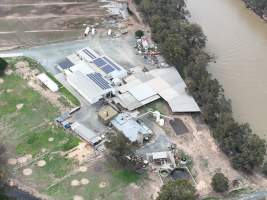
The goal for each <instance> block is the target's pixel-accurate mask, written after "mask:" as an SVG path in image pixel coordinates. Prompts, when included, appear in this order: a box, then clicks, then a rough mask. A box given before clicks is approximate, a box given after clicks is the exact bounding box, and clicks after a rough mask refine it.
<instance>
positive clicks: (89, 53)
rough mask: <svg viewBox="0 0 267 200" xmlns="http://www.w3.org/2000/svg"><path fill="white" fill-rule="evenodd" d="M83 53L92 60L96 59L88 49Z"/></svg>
mask: <svg viewBox="0 0 267 200" xmlns="http://www.w3.org/2000/svg"><path fill="white" fill-rule="evenodd" d="M83 52H84V53H85V54H86V55H88V56H89V57H90V58H92V59H96V57H95V56H94V54H92V53H91V52H90V51H88V49H84V50H83Z"/></svg>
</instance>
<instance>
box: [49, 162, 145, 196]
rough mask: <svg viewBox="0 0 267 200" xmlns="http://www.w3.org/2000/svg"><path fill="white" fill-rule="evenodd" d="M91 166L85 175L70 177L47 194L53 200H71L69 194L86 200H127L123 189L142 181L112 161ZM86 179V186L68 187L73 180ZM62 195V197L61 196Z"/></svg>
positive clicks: (138, 175)
mask: <svg viewBox="0 0 267 200" xmlns="http://www.w3.org/2000/svg"><path fill="white" fill-rule="evenodd" d="M99 166H101V167H100V169H97V167H95V166H92V167H91V168H90V169H89V170H88V171H87V172H86V173H79V174H78V175H76V176H75V177H70V178H68V179H66V180H64V182H61V183H60V184H57V185H56V186H54V187H51V188H50V189H49V190H48V191H47V193H48V194H49V195H51V196H53V197H55V199H64V200H72V197H71V196H69V194H78V195H82V196H83V197H86V199H88V200H91V199H92V200H94V199H107V200H124V199H127V198H126V196H127V192H125V188H126V187H127V186H128V185H129V184H130V183H139V182H140V181H142V175H140V174H138V173H136V172H134V171H130V170H125V169H122V168H121V167H120V166H117V164H116V163H113V161H110V162H107V161H100V162H99V163H98V167H99ZM82 178H87V179H88V180H89V181H90V182H89V184H88V185H84V186H83V185H81V186H78V187H73V186H71V185H70V183H71V181H72V180H73V179H76V180H81V179H82ZM102 182H105V183H106V184H107V185H106V187H103V188H101V187H100V184H101V183H102ZM62 195H63V196H62Z"/></svg>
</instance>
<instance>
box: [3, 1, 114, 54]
mask: <svg viewBox="0 0 267 200" xmlns="http://www.w3.org/2000/svg"><path fill="white" fill-rule="evenodd" d="M107 4H108V3H104V2H101V1H99V0H79V1H67V0H57V1H51V0H42V1H41V0H37V1H33V0H24V1H22V0H9V1H1V2H0V34H1V39H0V49H8V48H15V47H22V46H36V45H40V44H46V43H47V42H55V41H64V40H70V39H78V38H80V37H81V36H82V34H83V31H84V28H85V27H84V26H83V24H88V25H95V26H97V27H99V28H100V27H101V26H102V23H103V22H104V21H105V20H106V19H108V18H109V15H110V14H109V12H108V11H107V9H106V8H104V7H103V6H104V5H107ZM7 41H8V42H7Z"/></svg>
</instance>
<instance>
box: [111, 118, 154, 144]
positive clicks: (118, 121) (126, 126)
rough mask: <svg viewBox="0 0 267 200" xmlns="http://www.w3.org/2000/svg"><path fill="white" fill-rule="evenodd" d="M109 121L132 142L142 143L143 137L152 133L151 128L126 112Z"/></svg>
mask: <svg viewBox="0 0 267 200" xmlns="http://www.w3.org/2000/svg"><path fill="white" fill-rule="evenodd" d="M111 123H112V125H113V126H114V127H115V129H117V130H118V131H120V132H121V133H123V134H124V135H125V137H127V138H128V139H129V140H130V141H131V142H133V143H135V142H136V143H138V144H143V141H144V138H146V137H150V136H151V135H152V130H150V129H149V128H148V127H147V126H145V125H144V123H140V122H139V121H137V120H135V119H134V118H133V117H132V116H131V115H130V114H128V113H120V114H119V115H118V116H116V117H115V118H114V119H112V120H111Z"/></svg>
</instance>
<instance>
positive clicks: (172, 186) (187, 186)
mask: <svg viewBox="0 0 267 200" xmlns="http://www.w3.org/2000/svg"><path fill="white" fill-rule="evenodd" d="M195 193H196V189H195V188H194V186H192V184H191V183H190V182H189V181H187V180H176V181H170V182H168V183H166V184H165V185H163V187H162V188H161V190H160V192H159V196H158V198H157V200H195V199H196V194H195Z"/></svg>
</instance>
